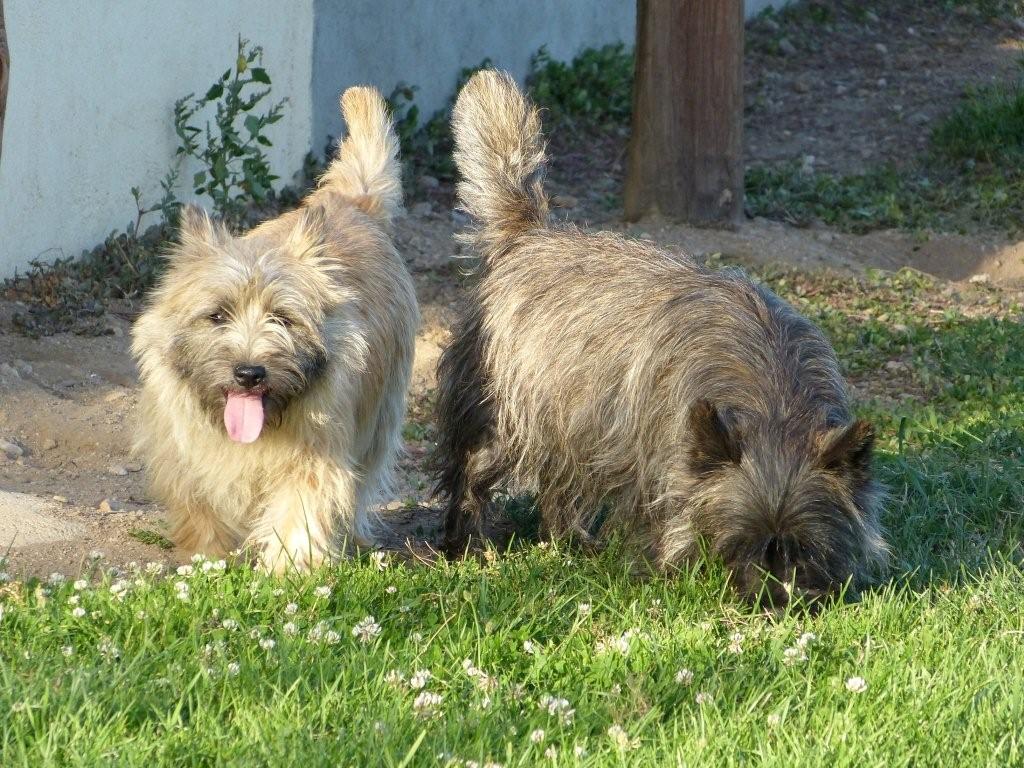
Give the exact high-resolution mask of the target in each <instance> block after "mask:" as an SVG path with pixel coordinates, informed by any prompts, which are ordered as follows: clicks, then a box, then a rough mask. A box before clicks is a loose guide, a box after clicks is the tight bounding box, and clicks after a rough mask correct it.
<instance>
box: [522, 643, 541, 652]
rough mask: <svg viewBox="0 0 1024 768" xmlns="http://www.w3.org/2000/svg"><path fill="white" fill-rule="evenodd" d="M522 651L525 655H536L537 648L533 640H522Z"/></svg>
mask: <svg viewBox="0 0 1024 768" xmlns="http://www.w3.org/2000/svg"><path fill="white" fill-rule="evenodd" d="M523 650H524V651H525V652H526V653H529V654H534V653H537V651H538V650H539V648H538V647H537V644H536V643H535V642H533V640H524V641H523Z"/></svg>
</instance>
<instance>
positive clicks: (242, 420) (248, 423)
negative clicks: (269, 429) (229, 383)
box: [224, 392, 263, 443]
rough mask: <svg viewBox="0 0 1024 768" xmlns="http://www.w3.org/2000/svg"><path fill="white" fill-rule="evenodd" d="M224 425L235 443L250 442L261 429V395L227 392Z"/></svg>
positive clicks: (257, 435)
mask: <svg viewBox="0 0 1024 768" xmlns="http://www.w3.org/2000/svg"><path fill="white" fill-rule="evenodd" d="M224 426H225V427H227V430H228V437H230V438H231V439H232V440H234V441H235V442H236V443H251V442H253V441H255V440H256V438H257V437H259V436H260V431H261V430H262V429H263V396H262V395H256V394H249V393H247V392H229V393H228V401H227V403H226V404H225V406H224Z"/></svg>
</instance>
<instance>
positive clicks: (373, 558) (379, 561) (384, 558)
mask: <svg viewBox="0 0 1024 768" xmlns="http://www.w3.org/2000/svg"><path fill="white" fill-rule="evenodd" d="M370 562H371V563H372V564H373V567H374V568H376V569H377V570H378V571H383V570H384V569H386V568H387V567H388V553H387V552H371V553H370Z"/></svg>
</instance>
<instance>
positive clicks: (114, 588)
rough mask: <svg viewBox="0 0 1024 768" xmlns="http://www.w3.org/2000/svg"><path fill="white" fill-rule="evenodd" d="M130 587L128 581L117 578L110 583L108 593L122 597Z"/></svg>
mask: <svg viewBox="0 0 1024 768" xmlns="http://www.w3.org/2000/svg"><path fill="white" fill-rule="evenodd" d="M130 588H131V584H130V583H129V582H127V581H125V580H124V579H118V580H117V581H115V582H114V583H113V584H111V585H110V594H112V595H113V596H114V597H116V598H121V599H123V598H124V596H125V595H126V594H128V590H129V589H130Z"/></svg>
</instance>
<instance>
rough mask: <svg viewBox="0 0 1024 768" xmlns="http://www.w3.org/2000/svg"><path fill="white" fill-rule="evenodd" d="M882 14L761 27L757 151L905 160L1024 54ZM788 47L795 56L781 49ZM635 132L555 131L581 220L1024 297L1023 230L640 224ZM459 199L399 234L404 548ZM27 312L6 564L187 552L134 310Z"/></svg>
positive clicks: (750, 80)
mask: <svg viewBox="0 0 1024 768" xmlns="http://www.w3.org/2000/svg"><path fill="white" fill-rule="evenodd" d="M878 14H879V16H878V17H874V18H875V19H876V20H872V18H870V17H869V18H866V19H864V20H862V21H850V20H846V21H843V22H842V23H838V22H837V23H836V24H834V25H832V27H831V28H830V29H828V30H825V31H823V30H822V29H821V28H811V27H808V28H807V29H805V28H804V27H803V26H797V27H790V26H787V27H786V28H785V29H784V30H776V29H774V28H773V27H772V26H771V25H767V26H765V24H764V22H759V23H758V24H757V25H755V26H754V27H752V28H751V31H750V35H751V39H752V44H751V49H752V52H751V54H750V55H749V56H748V74H747V88H748V113H747V136H748V147H749V151H750V157H751V162H754V163H756V162H767V161H772V160H779V159H793V160H798V161H803V159H804V158H806V157H807V156H808V155H810V156H813V157H814V160H813V161H812V162H813V163H814V164H815V166H816V167H824V168H828V169H831V170H842V171H857V170H861V169H862V166H863V164H864V163H865V162H867V161H871V162H877V161H879V160H882V161H886V160H888V161H892V162H898V161H899V160H901V159H902V158H904V157H906V156H907V155H908V154H909V153H911V152H916V151H919V150H920V145H921V143H922V140H921V137H923V136H926V135H927V128H926V127H925V126H926V125H927V124H928V123H930V122H931V121H932V120H933V119H934V118H936V117H938V116H941V115H942V114H944V113H945V112H948V111H949V110H950V109H951V108H952V107H953V106H954V105H955V103H956V102H957V99H958V98H959V97H960V95H961V94H962V92H963V89H964V88H965V87H966V86H968V85H970V84H973V83H980V82H988V81H991V80H997V79H1006V78H1008V77H1010V73H1011V72H1012V71H1013V69H1014V68H1015V64H1014V61H1015V59H1016V58H1017V56H1018V55H1019V50H1020V46H1021V42H1020V35H1021V34H1022V32H1021V29H1020V28H1019V27H1017V26H1014V25H1010V26H1007V24H1006V23H1005V22H987V21H984V20H982V19H981V18H980V17H977V16H973V15H970V14H967V15H963V14H951V13H948V12H945V11H941V12H940V11H939V10H929V9H925V10H916V11H915V12H914V13H913V14H912V15H908V14H907V13H906V12H902V11H888V12H886V13H884V14H883V12H882V11H879V12H878ZM782 38H785V39H786V40H787V42H788V45H782V43H781V42H780V40H781V39H782ZM780 45H782V47H783V48H785V49H787V50H788V49H789V48H790V47H792V48H793V49H794V50H795V51H796V53H794V54H790V55H779V54H778V52H777V49H778V46H780ZM879 46H881V47H879ZM883 49H884V50H883ZM624 140H625V137H624V136H617V137H616V136H611V137H610V138H606V139H605V140H604V141H603V142H600V143H598V144H590V145H576V144H573V142H572V137H565V136H562V137H557V136H556V137H553V142H552V154H553V161H554V162H553V165H554V167H553V173H552V192H555V193H558V194H560V196H561V201H562V202H563V203H564V204H565V206H566V208H565V210H564V211H563V214H564V215H565V216H566V217H568V218H570V219H572V220H574V221H577V222H578V223H581V224H589V225H591V226H599V227H603V228H609V229H617V230H619V231H624V232H627V233H629V234H632V235H635V236H639V237H644V238H650V239H652V240H655V241H657V242H659V243H662V244H664V245H665V246H667V247H669V248H672V249H681V250H684V251H687V252H689V253H692V254H694V255H697V256H707V255H710V254H715V253H722V254H725V255H727V256H729V257H730V258H734V259H737V260H739V261H740V262H744V263H748V264H752V265H757V264H767V263H777V262H785V263H788V264H791V265H794V266H797V267H798V268H800V269H807V270H818V269H828V270H839V271H842V272H847V273H852V274H856V273H858V272H861V271H863V270H864V269H865V268H866V267H876V268H882V269H888V270H894V269H898V268H900V267H904V266H909V267H913V268H915V269H919V270H921V271H923V272H927V273H929V274H932V275H934V276H936V277H938V278H940V279H941V280H944V281H951V282H952V283H957V284H958V285H957V286H956V288H957V290H956V292H955V293H954V292H952V291H951V292H949V295H950V296H952V297H954V298H952V299H951V301H963V300H964V299H963V298H962V297H963V296H964V295H968V296H970V295H975V296H977V295H978V291H979V289H981V288H982V287H983V288H984V292H988V293H989V294H991V293H998V294H1002V295H1003V297H1004V299H1005V298H1006V297H1014V296H1017V297H1019V296H1020V295H1021V294H1020V290H1021V287H1022V286H1024V243H1022V242H1012V241H1008V240H1006V239H1005V238H1002V237H1000V236H999V235H998V234H979V235H970V236H967V235H944V234H943V235H939V234H935V235H931V236H930V237H927V238H921V237H919V236H914V235H911V234H907V233H902V232H891V231H886V232H875V233H871V234H868V235H864V236H857V235H849V234H843V233H839V232H834V231H830V230H827V229H823V228H817V229H815V228H810V229H796V228H792V227H789V226H786V225H784V224H780V223H777V222H771V221H766V220H760V219H756V220H753V221H748V222H746V223H745V224H744V225H743V226H742V227H741V228H739V229H738V230H736V231H727V232H726V231H715V230H696V229H692V228H689V227H683V226H679V225H675V224H670V223H667V222H661V221H645V222H641V223H640V224H639V225H631V226H626V225H624V224H622V222H621V221H620V220H619V219H618V215H617V211H616V210H614V208H613V207H611V206H610V205H609V204H608V199H609V196H610V195H614V194H615V193H616V192H617V190H618V189H619V186H620V184H621V177H622V163H623V157H624V152H623V150H624ZM450 200H451V190H450V189H445V188H444V187H443V186H442V188H441V189H439V190H437V191H435V192H433V193H432V194H431V197H430V200H429V201H427V202H426V203H420V204H417V205H416V206H413V209H412V212H411V213H410V215H409V216H407V217H406V219H405V220H404V221H403V222H402V223H401V225H400V230H399V233H398V240H399V244H400V248H401V251H402V252H403V254H404V255H405V256H406V258H407V261H408V264H409V267H410V270H411V271H412V272H413V275H414V277H415V280H416V283H417V290H418V295H419V299H420V302H421V306H422V310H423V318H424V322H423V327H422V329H421V331H420V334H419V337H418V341H417V360H416V367H415V372H414V377H413V383H412V386H411V397H410V412H409V424H408V426H407V428H406V439H407V446H408V456H407V457H406V458H405V459H404V460H403V462H402V467H401V488H400V492H399V494H398V495H397V496H396V498H394V499H392V500H391V501H390V502H389V503H388V504H387V505H386V508H385V510H384V512H383V514H384V517H385V520H386V521H387V522H388V523H389V524H391V526H392V528H393V532H392V533H391V534H390V535H389V536H388V538H387V540H386V542H385V544H386V546H388V547H390V548H401V547H404V546H405V544H406V541H407V540H411V541H412V542H414V546H416V547H419V548H421V549H422V548H424V547H427V546H429V544H430V542H431V541H432V539H433V537H434V534H435V533H436V528H437V524H438V517H437V513H436V511H435V510H433V509H430V508H429V506H425V505H426V504H427V503H428V501H429V499H428V495H429V483H428V479H427V477H426V476H425V475H424V473H423V469H422V467H423V461H422V460H423V457H424V455H425V453H426V451H427V450H428V449H429V447H430V435H431V431H430V421H431V416H430V400H431V396H432V392H433V388H434V379H433V370H434V366H435V363H436V360H437V356H438V354H439V351H440V349H441V345H442V344H443V343H444V340H445V338H446V334H447V328H448V326H449V323H450V319H451V315H452V312H453V309H454V307H455V306H457V304H458V301H459V296H460V288H459V283H460V280H459V277H458V274H459V269H460V263H459V261H458V260H457V259H454V258H453V257H455V256H458V255H461V254H460V249H459V246H458V245H456V243H455V242H454V240H453V239H452V235H453V233H454V232H456V231H458V230H459V229H460V228H461V226H462V225H463V224H464V221H463V220H462V219H461V217H459V216H458V215H457V214H455V215H453V214H452V213H451V212H450ZM972 278H973V280H972ZM961 288H962V289H963V290H960V289H961ZM972 300H973V299H972ZM977 300H978V301H987V300H990V298H988V299H986V298H985V297H984V296H981V297H980V298H978V299H977ZM17 309H18V307H17V306H16V305H15V304H14V303H12V302H0V441H3V442H2V444H0V557H2V556H3V554H4V553H5V551H6V552H7V554H8V557H7V560H8V562H7V564H6V565H5V566H4V567H3V568H2V569H0V570H4V569H6V570H7V571H9V572H11V573H12V574H18V575H26V574H30V575H45V574H47V573H49V572H51V571H61V572H64V573H73V572H77V570H78V569H79V568H80V566H81V564H82V563H83V562H84V561H85V560H86V559H87V558H88V557H89V554H90V553H91V552H93V551H98V552H102V553H103V555H104V556H105V557H106V558H107V559H108V560H109V561H110V562H112V563H115V564H121V563H124V562H128V561H131V560H136V561H140V562H141V561H147V560H163V561H167V562H179V561H182V560H184V559H186V558H187V556H188V554H189V553H186V552H182V551H179V550H177V549H164V548H163V547H162V546H160V544H159V543H153V542H159V541H160V535H161V534H162V532H163V531H164V530H165V528H164V515H163V510H161V509H160V508H159V507H158V506H157V505H155V504H153V503H152V502H151V501H150V500H149V499H148V498H147V495H146V489H145V478H144V472H142V471H141V467H140V465H139V464H138V463H136V459H135V458H134V457H133V456H132V455H131V443H132V432H133V424H134V419H135V412H136V406H137V395H138V393H137V377H136V373H135V370H134V366H133V364H132V361H131V359H130V356H129V354H128V338H129V333H130V324H129V322H128V320H126V319H123V318H122V317H119V316H116V315H111V314H108V315H107V316H106V318H105V320H104V322H106V323H107V324H108V325H109V334H108V335H105V336H96V337H88V336H76V335H71V334H61V335H56V336H50V337H44V338H42V339H29V338H26V337H24V336H21V335H18V334H17V333H16V332H15V331H14V330H13V328H12V324H11V316H12V315H13V313H14V312H15V311H16V310H17Z"/></svg>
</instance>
